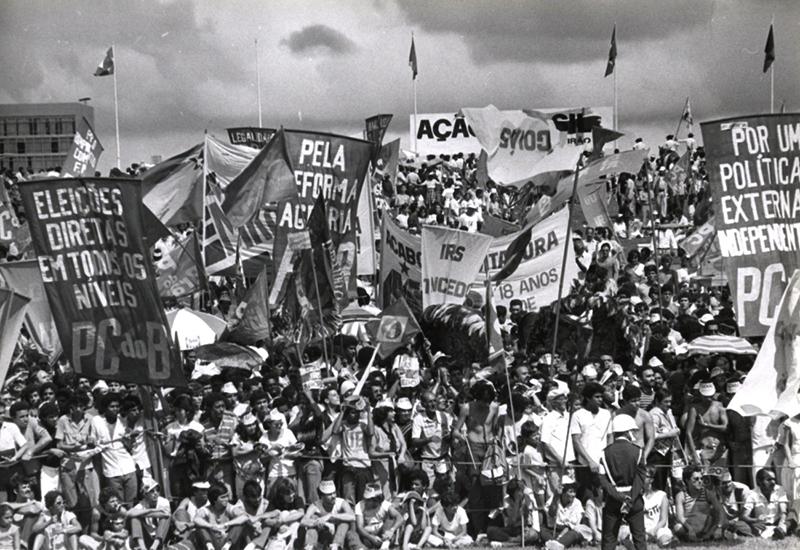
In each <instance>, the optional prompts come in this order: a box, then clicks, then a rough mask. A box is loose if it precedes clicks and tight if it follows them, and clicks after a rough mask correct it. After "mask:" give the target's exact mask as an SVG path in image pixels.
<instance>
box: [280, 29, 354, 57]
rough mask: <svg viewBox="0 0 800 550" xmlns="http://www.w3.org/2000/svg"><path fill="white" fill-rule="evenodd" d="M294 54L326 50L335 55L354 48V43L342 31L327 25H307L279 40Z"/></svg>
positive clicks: (351, 50) (343, 53) (345, 52)
mask: <svg viewBox="0 0 800 550" xmlns="http://www.w3.org/2000/svg"><path fill="white" fill-rule="evenodd" d="M281 44H286V45H287V46H288V47H289V50H290V51H291V52H292V53H294V54H304V53H307V52H310V51H316V50H320V49H322V50H328V51H330V52H331V53H333V54H336V55H346V54H348V53H352V52H354V51H355V50H356V44H355V42H353V41H352V40H350V39H349V38H347V36H345V35H344V34H343V33H341V32H339V31H337V30H336V29H333V28H331V27H329V26H327V25H308V26H307V27H303V28H302V29H301V30H299V31H294V32H293V33H292V34H290V35H289V36H288V37H287V38H284V39H283V40H281Z"/></svg>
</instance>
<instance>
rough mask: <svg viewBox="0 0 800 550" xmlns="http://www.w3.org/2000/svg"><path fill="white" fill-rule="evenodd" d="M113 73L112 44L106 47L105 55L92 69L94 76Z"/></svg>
mask: <svg viewBox="0 0 800 550" xmlns="http://www.w3.org/2000/svg"><path fill="white" fill-rule="evenodd" d="M112 74H114V46H111V47H110V48H108V51H107V52H106V56H105V57H104V58H103V60H102V61H101V62H100V64H99V65H98V66H97V68H96V69H95V70H94V76H108V75H112Z"/></svg>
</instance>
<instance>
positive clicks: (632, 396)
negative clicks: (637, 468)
mask: <svg viewBox="0 0 800 550" xmlns="http://www.w3.org/2000/svg"><path fill="white" fill-rule="evenodd" d="M641 399H642V390H640V389H639V388H638V387H636V386H630V385H629V386H625V389H623V390H622V404H621V405H622V406H621V407H620V408H619V410H618V411H617V414H627V415H629V416H631V417H632V418H633V419H634V420H636V425H637V426H639V429H638V430H637V431H636V439H635V440H634V443H635V444H636V445H638V446H639V447H641V448H642V449H644V452H642V461H645V460H646V457H648V456H649V455H650V451H652V450H653V445H655V442H656V436H655V428H654V427H653V417H652V416H650V413H649V412H647V411H646V410H644V409H643V408H641V406H640V404H641Z"/></svg>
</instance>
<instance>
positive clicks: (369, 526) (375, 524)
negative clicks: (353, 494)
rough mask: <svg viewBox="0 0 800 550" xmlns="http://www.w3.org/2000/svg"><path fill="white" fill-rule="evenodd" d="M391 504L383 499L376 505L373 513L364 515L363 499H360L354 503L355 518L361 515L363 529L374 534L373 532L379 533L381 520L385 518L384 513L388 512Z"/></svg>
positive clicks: (381, 524)
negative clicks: (376, 507)
mask: <svg viewBox="0 0 800 550" xmlns="http://www.w3.org/2000/svg"><path fill="white" fill-rule="evenodd" d="M391 507H392V504H391V503H390V502H389V501H388V500H384V501H383V502H381V505H380V506H379V507H378V509H377V511H375V513H374V514H373V513H370V515H369V516H365V515H364V501H363V500H362V501H361V502H359V503H358V504H356V518H358V517H359V516H361V518H363V521H364V530H365V531H366V532H367V533H369V534H371V535H374V534H375V533H379V532H380V530H381V527H383V520H384V519H386V515H387V514H388V513H389V510H390V509H391Z"/></svg>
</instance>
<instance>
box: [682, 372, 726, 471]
mask: <svg viewBox="0 0 800 550" xmlns="http://www.w3.org/2000/svg"><path fill="white" fill-rule="evenodd" d="M698 393H699V395H698V396H697V397H696V399H695V400H694V401H693V402H692V403H691V405H690V406H689V413H688V415H687V418H686V433H687V434H688V435H687V437H686V448H687V450H688V452H689V456H690V457H691V459H692V460H694V461H699V460H701V459H704V461H705V462H706V463H708V464H713V463H714V462H716V461H717V460H718V459H720V458H722V455H723V451H724V449H725V439H724V438H725V430H727V429H728V416H727V414H725V407H724V406H723V405H722V403H720V402H719V401H717V400H716V399H714V396H715V394H716V388H715V387H714V383H713V382H712V381H711V380H702V381H700V387H699V390H698ZM697 443H700V444H701V445H702V447H701V448H700V455H701V456H699V455H698V449H697Z"/></svg>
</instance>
